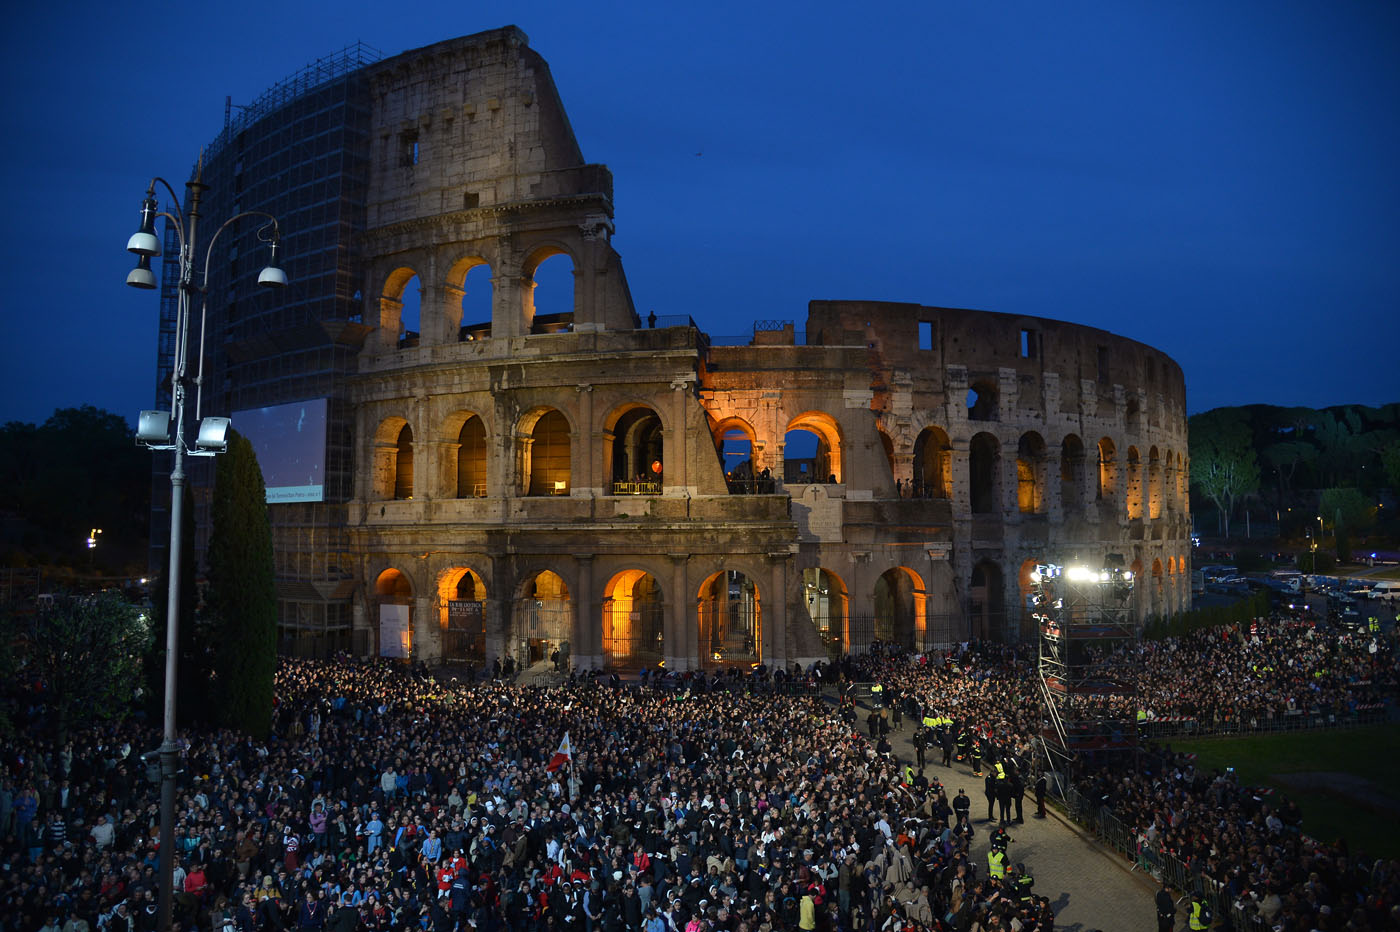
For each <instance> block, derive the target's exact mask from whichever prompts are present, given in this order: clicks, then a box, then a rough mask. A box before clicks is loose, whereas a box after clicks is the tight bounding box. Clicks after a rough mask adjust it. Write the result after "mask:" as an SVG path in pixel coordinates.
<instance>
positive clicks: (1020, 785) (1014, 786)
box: [1009, 767, 1026, 824]
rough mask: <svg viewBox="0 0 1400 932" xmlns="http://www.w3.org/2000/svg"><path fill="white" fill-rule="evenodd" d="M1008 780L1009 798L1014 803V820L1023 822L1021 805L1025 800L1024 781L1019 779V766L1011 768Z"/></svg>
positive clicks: (1024, 819)
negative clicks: (1009, 787)
mask: <svg viewBox="0 0 1400 932" xmlns="http://www.w3.org/2000/svg"><path fill="white" fill-rule="evenodd" d="M1009 782H1010V783H1011V800H1012V802H1014V803H1015V804H1016V821H1017V822H1018V823H1021V824H1024V823H1025V821H1026V818H1025V816H1024V815H1022V814H1021V807H1022V805H1023V804H1024V803H1025V800H1026V781H1025V780H1023V779H1021V769H1020V768H1019V767H1012V768H1011V778H1010V781H1009Z"/></svg>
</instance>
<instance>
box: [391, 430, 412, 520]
mask: <svg viewBox="0 0 1400 932" xmlns="http://www.w3.org/2000/svg"><path fill="white" fill-rule="evenodd" d="M412 497H413V428H412V427H409V426H408V425H407V424H405V425H404V426H403V429H402V430H400V431H399V436H398V440H397V449H396V450H395V453H394V498H396V499H398V500H400V501H402V500H405V499H410V498H412Z"/></svg>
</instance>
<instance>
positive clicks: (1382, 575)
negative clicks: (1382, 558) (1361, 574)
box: [1366, 566, 1400, 579]
mask: <svg viewBox="0 0 1400 932" xmlns="http://www.w3.org/2000/svg"><path fill="white" fill-rule="evenodd" d="M1366 578H1367V579H1400V566H1392V567H1390V568H1389V569H1384V570H1380V571H1379V572H1376V573H1367V574H1366Z"/></svg>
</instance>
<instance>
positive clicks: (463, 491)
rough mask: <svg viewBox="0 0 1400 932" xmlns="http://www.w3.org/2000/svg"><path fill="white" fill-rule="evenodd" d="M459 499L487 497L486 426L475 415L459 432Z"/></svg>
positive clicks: (468, 419) (469, 418)
mask: <svg viewBox="0 0 1400 932" xmlns="http://www.w3.org/2000/svg"><path fill="white" fill-rule="evenodd" d="M457 497H458V498H485V497H486V425H484V424H483V423H482V422H481V418H479V417H477V416H476V415H474V414H473V415H471V416H470V417H468V418H467V420H466V422H465V423H464V424H463V425H462V429H461V430H460V431H458V432H457Z"/></svg>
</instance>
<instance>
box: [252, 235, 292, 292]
mask: <svg viewBox="0 0 1400 932" xmlns="http://www.w3.org/2000/svg"><path fill="white" fill-rule="evenodd" d="M279 245H280V244H279V243H278V241H277V240H273V241H272V255H271V256H270V257H269V258H268V260H267V267H266V268H264V269H263V270H262V271H261V272H259V273H258V284H259V285H262V286H264V287H267V288H285V287H287V273H286V272H284V271H282V269H281V268H280V267H279V266H278V265H277V247H278V246H279Z"/></svg>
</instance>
